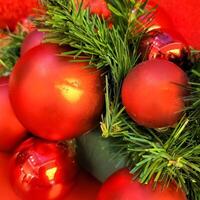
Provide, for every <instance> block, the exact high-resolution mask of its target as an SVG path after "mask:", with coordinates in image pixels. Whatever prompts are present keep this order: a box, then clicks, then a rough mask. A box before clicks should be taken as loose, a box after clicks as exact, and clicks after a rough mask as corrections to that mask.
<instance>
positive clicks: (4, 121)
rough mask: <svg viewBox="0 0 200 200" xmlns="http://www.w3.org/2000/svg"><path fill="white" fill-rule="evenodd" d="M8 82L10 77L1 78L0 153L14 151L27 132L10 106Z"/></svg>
mask: <svg viewBox="0 0 200 200" xmlns="http://www.w3.org/2000/svg"><path fill="white" fill-rule="evenodd" d="M8 81H9V77H1V78H0V151H11V150H13V148H14V147H15V146H16V145H17V144H18V143H19V142H20V141H21V140H23V139H24V137H25V136H26V130H25V128H24V127H23V126H22V124H21V123H20V122H19V120H18V119H17V117H16V115H15V113H14V111H13V109H12V107H11V104H10V100H9V96H8Z"/></svg>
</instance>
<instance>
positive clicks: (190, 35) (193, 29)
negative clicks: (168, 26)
mask: <svg viewBox="0 0 200 200" xmlns="http://www.w3.org/2000/svg"><path fill="white" fill-rule="evenodd" d="M150 1H152V2H155V3H158V4H159V6H160V7H161V8H162V9H163V10H165V12H166V13H167V14H168V16H169V17H170V19H171V20H172V22H173V25H172V26H174V29H175V30H176V31H177V32H179V33H180V34H181V35H182V36H183V37H184V39H185V40H186V41H187V42H188V44H189V45H190V46H192V47H194V48H197V49H200V1H199V0H190V1H189V0H150Z"/></svg>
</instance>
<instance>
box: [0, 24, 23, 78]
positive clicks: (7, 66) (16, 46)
mask: <svg viewBox="0 0 200 200" xmlns="http://www.w3.org/2000/svg"><path fill="white" fill-rule="evenodd" d="M26 34H27V32H25V31H24V29H23V27H21V26H20V25H19V27H18V31H17V33H11V32H9V31H8V32H7V33H6V35H7V36H6V37H5V38H1V39H0V44H4V45H3V47H1V48H0V66H2V67H3V69H2V70H1V72H0V75H7V74H9V73H10V72H11V71H12V68H13V67H14V65H15V63H16V61H17V60H18V58H19V56H20V48H21V44H22V41H23V39H24V37H25V35H26Z"/></svg>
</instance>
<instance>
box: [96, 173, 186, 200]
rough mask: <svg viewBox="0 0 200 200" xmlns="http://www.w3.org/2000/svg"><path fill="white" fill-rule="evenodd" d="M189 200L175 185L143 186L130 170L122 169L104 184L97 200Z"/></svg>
mask: <svg viewBox="0 0 200 200" xmlns="http://www.w3.org/2000/svg"><path fill="white" fill-rule="evenodd" d="M114 199H117V200H125V199H126V200H136V199H137V200H144V199H145V200H187V199H186V195H185V193H184V192H183V191H182V190H181V189H179V188H177V186H176V184H175V183H171V184H169V186H168V187H167V188H164V189H163V187H162V183H158V184H157V187H156V189H155V190H154V189H153V182H151V183H149V184H148V185H142V184H141V183H139V181H138V180H133V175H132V174H130V172H129V170H128V169H121V170H119V171H117V172H116V173H114V174H113V175H112V176H111V177H110V178H108V180H107V181H106V182H105V183H104V184H103V186H102V188H101V190H100V192H99V194H98V197H97V200H114Z"/></svg>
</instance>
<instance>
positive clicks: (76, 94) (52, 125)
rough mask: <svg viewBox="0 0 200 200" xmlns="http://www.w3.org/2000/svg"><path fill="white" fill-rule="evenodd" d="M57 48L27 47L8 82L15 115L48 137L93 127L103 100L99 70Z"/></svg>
mask: <svg viewBox="0 0 200 200" xmlns="http://www.w3.org/2000/svg"><path fill="white" fill-rule="evenodd" d="M60 51H61V49H60V48H59V47H58V46H54V45H50V44H42V45H39V46H37V47H35V48H33V49H31V50H30V51H28V52H27V53H25V54H24V56H22V57H21V58H20V59H19V61H18V62H17V64H16V66H15V67H14V70H13V72H12V74H11V79H10V85H9V86H10V97H11V103H12V106H13V108H14V110H15V113H16V115H17V117H18V118H19V119H20V121H21V122H22V123H23V125H24V126H25V127H26V128H27V129H28V130H29V131H31V132H32V133H33V134H35V135H37V136H39V137H42V138H46V139H49V140H63V139H69V138H74V137H76V136H78V135H81V134H83V133H85V132H87V131H88V130H90V129H92V128H94V127H95V126H96V125H97V123H98V120H99V118H100V115H101V112H102V108H103V101H104V92H103V87H104V86H103V83H102V79H101V73H100V71H97V70H96V69H95V68H91V67H88V66H89V63H88V62H84V60H83V61H82V62H80V61H79V62H78V61H77V62H76V60H73V57H72V56H65V57H61V56H58V55H57V54H59V53H60ZM79 60H80V58H79Z"/></svg>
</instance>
